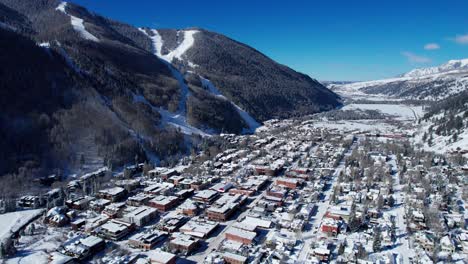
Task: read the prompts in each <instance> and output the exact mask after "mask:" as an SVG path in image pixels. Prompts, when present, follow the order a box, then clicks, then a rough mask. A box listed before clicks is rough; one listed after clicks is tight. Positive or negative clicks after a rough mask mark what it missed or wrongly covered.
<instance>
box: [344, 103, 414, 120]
mask: <svg viewBox="0 0 468 264" xmlns="http://www.w3.org/2000/svg"><path fill="white" fill-rule="evenodd" d="M342 109H343V110H356V109H361V110H377V111H379V112H381V113H382V114H386V115H391V116H396V117H397V119H400V120H417V119H419V118H420V117H421V116H422V115H423V110H422V106H408V105H404V104H349V105H345V106H344V107H343V108H342Z"/></svg>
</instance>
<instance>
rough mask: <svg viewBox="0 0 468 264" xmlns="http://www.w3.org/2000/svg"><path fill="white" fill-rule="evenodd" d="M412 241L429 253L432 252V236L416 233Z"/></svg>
mask: <svg viewBox="0 0 468 264" xmlns="http://www.w3.org/2000/svg"><path fill="white" fill-rule="evenodd" d="M414 240H415V241H416V242H417V243H418V244H419V246H420V247H422V248H423V249H424V250H426V251H429V252H432V251H433V250H434V238H433V236H432V235H430V234H427V233H423V232H418V233H416V234H415V236H414Z"/></svg>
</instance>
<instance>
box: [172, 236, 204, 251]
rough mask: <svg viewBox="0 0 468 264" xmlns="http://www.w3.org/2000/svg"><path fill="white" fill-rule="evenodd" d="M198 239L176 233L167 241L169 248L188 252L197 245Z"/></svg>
mask: <svg viewBox="0 0 468 264" xmlns="http://www.w3.org/2000/svg"><path fill="white" fill-rule="evenodd" d="M198 241H199V240H198V239H197V238H194V237H192V236H189V235H184V234H177V235H175V236H173V237H172V238H171V240H170V241H169V248H170V249H171V250H178V251H181V252H184V253H190V252H192V251H193V250H195V249H196V248H197V247H198Z"/></svg>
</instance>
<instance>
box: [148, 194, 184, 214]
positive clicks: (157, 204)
mask: <svg viewBox="0 0 468 264" xmlns="http://www.w3.org/2000/svg"><path fill="white" fill-rule="evenodd" d="M178 201H179V198H177V197H176V196H163V195H158V196H156V197H154V198H153V199H151V200H150V201H149V202H148V205H149V206H151V207H154V208H156V209H158V210H159V211H162V212H166V211H169V210H170V209H172V208H174V207H175V206H176V205H177V203H178Z"/></svg>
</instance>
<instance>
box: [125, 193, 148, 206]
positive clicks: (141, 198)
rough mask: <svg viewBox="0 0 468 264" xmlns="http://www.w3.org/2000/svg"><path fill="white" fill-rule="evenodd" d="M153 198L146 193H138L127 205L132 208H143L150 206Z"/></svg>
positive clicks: (128, 200) (130, 198) (129, 199)
mask: <svg viewBox="0 0 468 264" xmlns="http://www.w3.org/2000/svg"><path fill="white" fill-rule="evenodd" d="M152 198H153V196H152V195H149V194H146V193H138V194H136V195H134V196H131V197H129V198H128V199H127V202H126V203H127V204H128V205H130V206H141V205H146V204H148V201H149V200H151V199H152Z"/></svg>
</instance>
